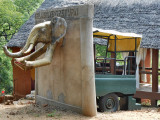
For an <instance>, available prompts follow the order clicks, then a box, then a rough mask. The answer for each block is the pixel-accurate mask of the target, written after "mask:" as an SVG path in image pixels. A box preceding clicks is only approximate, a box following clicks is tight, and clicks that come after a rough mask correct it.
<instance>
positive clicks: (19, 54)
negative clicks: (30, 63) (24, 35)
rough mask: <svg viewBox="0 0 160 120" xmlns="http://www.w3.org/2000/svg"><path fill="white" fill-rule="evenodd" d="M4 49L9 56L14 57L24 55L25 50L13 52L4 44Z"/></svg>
mask: <svg viewBox="0 0 160 120" xmlns="http://www.w3.org/2000/svg"><path fill="white" fill-rule="evenodd" d="M3 51H4V53H5V54H6V55H7V56H9V57H12V58H16V57H21V56H23V55H24V53H23V50H21V51H19V52H16V53H11V52H10V51H9V50H8V49H7V46H4V47H3Z"/></svg>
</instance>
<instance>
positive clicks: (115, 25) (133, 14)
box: [8, 0, 160, 49]
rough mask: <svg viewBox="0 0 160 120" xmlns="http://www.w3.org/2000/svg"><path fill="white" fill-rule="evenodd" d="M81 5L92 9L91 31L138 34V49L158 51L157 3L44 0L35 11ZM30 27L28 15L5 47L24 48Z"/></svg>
mask: <svg viewBox="0 0 160 120" xmlns="http://www.w3.org/2000/svg"><path fill="white" fill-rule="evenodd" d="M85 1H86V2H92V3H94V5H95V16H94V23H93V26H94V27H96V28H101V29H107V30H109V29H110V30H117V31H120V32H134V33H137V34H142V35H143V38H142V42H141V47H145V48H155V49H160V40H159V39H160V0H101V1H100V0H97V1H95V0H74V1H73V0H45V2H44V3H43V4H42V5H41V7H40V8H39V9H48V8H49V7H51V6H52V7H61V6H65V5H78V4H83V3H86V2H85ZM93 1H94V2H93ZM34 23H35V21H34V15H32V16H31V18H30V19H29V20H28V21H27V22H26V23H25V24H24V25H23V26H22V27H21V29H20V30H19V32H18V33H17V34H15V35H14V36H13V38H12V39H11V40H10V41H9V43H8V46H9V47H22V46H24V44H25V41H26V40H27V36H28V34H29V32H30V30H31V28H32V27H33V26H34Z"/></svg>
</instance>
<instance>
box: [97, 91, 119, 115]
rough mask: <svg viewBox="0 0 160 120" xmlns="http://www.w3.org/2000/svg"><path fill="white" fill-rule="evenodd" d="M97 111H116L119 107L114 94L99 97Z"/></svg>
mask: <svg viewBox="0 0 160 120" xmlns="http://www.w3.org/2000/svg"><path fill="white" fill-rule="evenodd" d="M98 106H99V108H98V110H99V111H100V112H104V111H108V112H115V111H117V110H118V107H119V100H118V96H117V95H116V94H113V93H111V94H107V95H105V96H103V97H100V99H99V103H98Z"/></svg>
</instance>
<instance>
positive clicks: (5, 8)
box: [0, 0, 23, 41]
mask: <svg viewBox="0 0 160 120" xmlns="http://www.w3.org/2000/svg"><path fill="white" fill-rule="evenodd" d="M0 11H1V12H0V18H1V19H0V37H4V38H5V40H6V41H8V40H9V39H10V38H11V36H12V35H14V34H15V33H16V32H17V30H18V29H19V27H20V26H21V25H22V23H23V20H22V18H23V15H22V14H21V13H19V12H17V11H16V7H15V5H14V4H13V2H12V0H0ZM0 40H2V38H1V39H0Z"/></svg>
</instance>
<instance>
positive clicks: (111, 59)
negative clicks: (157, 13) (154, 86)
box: [93, 28, 141, 112]
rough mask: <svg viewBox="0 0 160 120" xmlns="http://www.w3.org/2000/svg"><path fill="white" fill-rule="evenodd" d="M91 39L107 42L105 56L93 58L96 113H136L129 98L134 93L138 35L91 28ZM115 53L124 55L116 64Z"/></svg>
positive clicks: (139, 37) (134, 101) (137, 105)
mask: <svg viewBox="0 0 160 120" xmlns="http://www.w3.org/2000/svg"><path fill="white" fill-rule="evenodd" d="M93 36H94V37H95V38H102V39H105V40H107V45H106V54H105V56H98V57H97V56H95V83H96V96H97V106H98V111H101V112H104V111H111V112H114V111H117V110H119V109H120V110H135V109H140V108H141V105H140V104H138V103H136V99H134V98H133V95H134V93H135V92H136V72H135V71H136V68H137V67H136V52H137V50H138V49H139V46H140V41H141V35H137V34H134V33H120V32H117V31H113V30H101V29H96V28H94V29H93ZM95 52H96V51H95ZM119 53H127V55H125V57H123V60H119V59H117V56H118V55H119ZM108 54H110V56H109V55H108Z"/></svg>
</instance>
